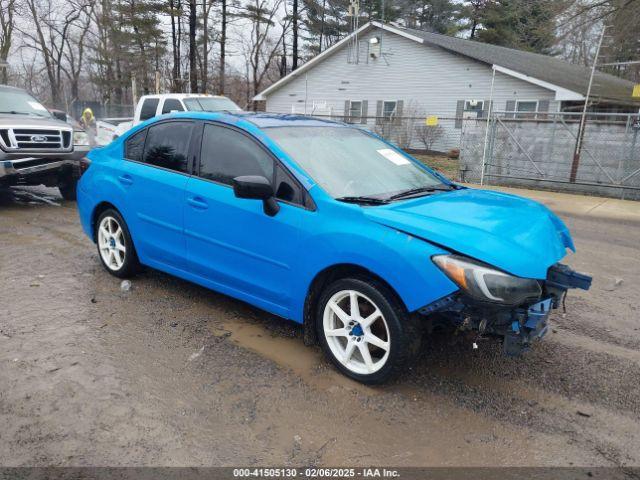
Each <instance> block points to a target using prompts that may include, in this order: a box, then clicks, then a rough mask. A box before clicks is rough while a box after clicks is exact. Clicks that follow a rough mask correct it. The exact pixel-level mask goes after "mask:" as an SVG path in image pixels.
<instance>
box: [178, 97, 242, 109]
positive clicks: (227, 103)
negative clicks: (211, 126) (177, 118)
mask: <svg viewBox="0 0 640 480" xmlns="http://www.w3.org/2000/svg"><path fill="white" fill-rule="evenodd" d="M183 101H184V104H185V105H186V106H187V110H190V111H192V112H194V111H195V112H200V111H205V112H221V111H228V112H239V111H241V110H242V109H241V108H240V107H239V106H238V105H236V104H235V103H233V102H232V101H231V100H229V99H228V98H214V97H191V98H185V99H184V100H183Z"/></svg>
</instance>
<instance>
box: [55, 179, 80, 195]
mask: <svg viewBox="0 0 640 480" xmlns="http://www.w3.org/2000/svg"><path fill="white" fill-rule="evenodd" d="M77 187H78V178H77V176H76V175H73V174H72V173H68V174H66V175H64V176H63V177H62V178H61V179H60V181H59V182H58V190H60V195H62V198H64V199H65V200H70V201H74V200H75V199H76V193H77V192H76V189H77Z"/></svg>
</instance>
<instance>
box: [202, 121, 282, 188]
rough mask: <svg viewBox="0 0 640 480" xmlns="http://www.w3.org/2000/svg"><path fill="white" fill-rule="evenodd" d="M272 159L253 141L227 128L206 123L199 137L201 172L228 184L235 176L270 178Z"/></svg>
mask: <svg viewBox="0 0 640 480" xmlns="http://www.w3.org/2000/svg"><path fill="white" fill-rule="evenodd" d="M273 168H274V161H273V159H272V158H271V156H270V155H269V154H268V153H267V152H265V151H264V150H263V149H262V148H261V147H260V146H259V145H258V144H257V143H256V142H255V141H253V140H252V139H250V138H249V137H247V136H246V135H243V134H242V133H239V132H236V131H235V130H232V129H230V128H225V127H219V126H216V125H210V124H207V125H205V127H204V133H203V137H202V150H201V153H200V176H201V177H202V178H206V179H208V180H214V181H216V182H220V183H225V184H227V185H231V183H232V180H233V179H234V178H235V177H239V176H242V175H260V176H263V177H266V178H267V179H269V180H271V179H273Z"/></svg>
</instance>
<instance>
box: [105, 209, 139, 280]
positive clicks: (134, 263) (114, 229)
mask: <svg viewBox="0 0 640 480" xmlns="http://www.w3.org/2000/svg"><path fill="white" fill-rule="evenodd" d="M95 235H96V245H97V246H98V256H99V257H100V261H101V262H102V266H103V267H104V268H105V269H106V270H107V272H109V273H110V274H111V275H113V276H115V277H118V278H129V277H131V276H133V275H135V274H136V273H137V272H138V271H139V269H140V262H139V261H138V255H137V253H136V249H135V247H134V245H133V240H132V239H131V234H130V233H129V228H128V227H127V224H126V222H125V221H124V218H122V215H120V213H119V212H118V211H116V210H114V209H111V208H110V209H107V210H105V211H104V212H102V213H101V214H100V216H99V217H98V221H97V222H96V233H95Z"/></svg>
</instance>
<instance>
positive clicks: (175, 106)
mask: <svg viewBox="0 0 640 480" xmlns="http://www.w3.org/2000/svg"><path fill="white" fill-rule="evenodd" d="M174 110H175V111H177V112H182V111H183V110H184V108H182V103H180V100H176V99H175V98H168V99H166V100H165V101H164V105H162V113H171V112H172V111H174Z"/></svg>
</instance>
